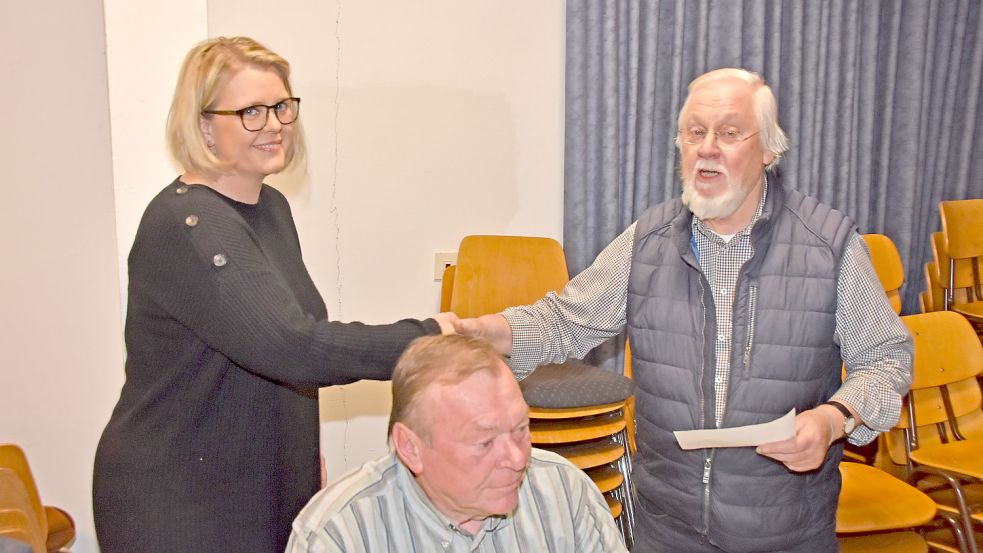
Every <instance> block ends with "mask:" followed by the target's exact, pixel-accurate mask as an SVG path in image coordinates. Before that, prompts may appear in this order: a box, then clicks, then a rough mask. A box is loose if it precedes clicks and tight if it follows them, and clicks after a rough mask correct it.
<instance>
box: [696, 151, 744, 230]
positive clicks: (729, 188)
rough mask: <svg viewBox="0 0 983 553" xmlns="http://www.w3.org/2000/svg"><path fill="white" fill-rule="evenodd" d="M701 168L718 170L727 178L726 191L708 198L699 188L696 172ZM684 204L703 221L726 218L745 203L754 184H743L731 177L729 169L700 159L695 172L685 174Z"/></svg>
mask: <svg viewBox="0 0 983 553" xmlns="http://www.w3.org/2000/svg"><path fill="white" fill-rule="evenodd" d="M701 170H707V171H717V172H719V173H720V174H721V175H723V176H724V178H725V179H726V187H725V188H724V191H723V192H721V193H720V194H717V195H716V196H714V197H712V198H707V197H705V196H703V195H701V194H700V192H699V191H698V190H697V187H698V185H697V184H696V174H697V173H698V172H699V171H701ZM682 180H683V196H682V200H683V205H685V206H686V207H688V208H689V210H690V211H692V212H693V215H695V216H696V217H697V218H699V219H701V220H703V221H709V220H713V219H724V218H727V217H730V216H731V215H733V214H734V212H735V211H737V208H738V207H740V206H741V204H742V203H744V200H745V199H746V198H747V196H748V194H750V192H751V189H752V188H753V186H747V187H745V186H742V185H741V183H739V182H735V181H734V180H732V179H731V177H730V174H729V173H728V172H727V169H726V168H724V167H723V166H722V165H719V164H717V163H715V162H712V161H708V160H704V159H698V160H697V161H696V166H695V167H694V168H693V172H692V173H690V174H689V175H683V179H682Z"/></svg>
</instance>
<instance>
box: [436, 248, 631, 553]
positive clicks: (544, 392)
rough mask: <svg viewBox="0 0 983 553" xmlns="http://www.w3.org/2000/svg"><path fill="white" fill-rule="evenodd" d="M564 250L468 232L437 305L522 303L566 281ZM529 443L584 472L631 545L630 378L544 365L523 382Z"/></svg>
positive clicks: (471, 312)
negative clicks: (606, 502) (526, 405)
mask: <svg viewBox="0 0 983 553" xmlns="http://www.w3.org/2000/svg"><path fill="white" fill-rule="evenodd" d="M568 278H569V277H568V274H567V265H566V260H565V257H564V255H563V248H562V247H561V246H560V244H559V243H558V242H557V241H556V240H553V239H550V238H538V237H523V236H467V237H465V238H464V239H463V240H462V241H461V245H460V248H459V249H458V254H457V265H455V266H451V267H448V268H447V270H445V272H444V282H443V283H442V288H441V308H442V309H444V310H450V311H453V312H455V313H457V315H458V316H460V317H477V316H480V315H485V314H490V313H497V312H499V311H501V310H502V309H504V308H506V307H510V306H517V305H526V304H530V303H533V302H535V301H536V300H538V299H540V298H542V297H543V296H545V295H546V293H547V292H559V291H560V290H562V289H563V287H564V285H565V284H566V283H567V280H568ZM519 385H520V388H521V389H522V393H523V396H524V397H525V400H526V403H528V404H529V406H530V414H529V417H530V433H531V435H532V442H533V445H535V446H536V447H540V448H543V449H550V450H552V451H555V452H557V453H559V454H560V455H562V456H564V457H566V458H567V459H569V460H570V461H571V462H572V463H573V464H574V465H576V466H578V467H579V468H581V469H582V470H584V471H585V472H586V473H587V474H588V475H589V476H590V477H591V479H592V480H593V481H594V483H595V484H596V485H597V486H598V488H599V489H600V490H601V492H602V493H603V494H604V496H605V498H606V499H607V501H608V506H609V507H610V509H611V514H612V516H614V517H615V519H616V522H617V523H618V526H619V528H620V529H621V531H622V534H623V536H624V538H625V542H626V544H627V545H628V546H629V547H631V544H632V539H631V529H632V526H633V522H634V509H633V505H632V498H631V492H630V490H631V484H630V482H631V457H630V455H629V454H628V448H629V437H628V420H627V419H628V417H627V416H626V407H627V405H628V402H629V400H630V398H631V380H630V379H629V378H627V377H625V376H623V375H620V374H615V373H612V372H609V371H605V370H603V369H600V368H598V367H593V366H590V365H587V364H585V363H583V362H581V361H578V360H568V361H567V362H565V363H563V364H551V365H543V366H541V367H538V368H536V370H535V371H533V373H532V374H531V375H530V376H528V377H527V378H525V379H524V380H522V381H521V382H520V383H519Z"/></svg>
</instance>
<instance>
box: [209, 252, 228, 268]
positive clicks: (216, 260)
mask: <svg viewBox="0 0 983 553" xmlns="http://www.w3.org/2000/svg"><path fill="white" fill-rule="evenodd" d="M228 262H229V260H228V259H226V258H225V256H224V255H222V254H220V253H217V254H215V257H213V258H212V263H213V264H214V265H215V266H216V267H224V266H225V264H226V263H228Z"/></svg>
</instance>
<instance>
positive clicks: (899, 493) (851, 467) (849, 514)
mask: <svg viewBox="0 0 983 553" xmlns="http://www.w3.org/2000/svg"><path fill="white" fill-rule="evenodd" d="M840 475H842V477H843V487H842V489H841V490H840V498H839V505H838V507H837V509H836V532H837V533H856V532H877V531H883V530H896V529H901V528H914V527H916V526H921V525H922V524H925V523H927V522H929V521H931V520H932V519H933V518H934V517H935V502H934V501H932V498H930V497H929V496H927V495H925V494H924V493H922V492H920V491H918V490H917V489H915V488H914V487H912V486H911V485H909V484H907V483H905V482H903V481H901V480H899V479H897V478H895V477H893V476H891V475H890V474H887V473H886V472H884V471H882V470H880V469H876V468H874V467H871V466H868V465H862V464H859V463H840Z"/></svg>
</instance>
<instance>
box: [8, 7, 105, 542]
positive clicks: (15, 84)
mask: <svg viewBox="0 0 983 553" xmlns="http://www.w3.org/2000/svg"><path fill="white" fill-rule="evenodd" d="M5 8H6V9H4V16H3V17H2V18H0V42H2V51H3V55H0V75H3V80H4V86H2V87H0V105H2V106H3V117H2V120H3V132H0V159H2V160H3V167H4V175H3V179H4V183H3V185H2V187H3V188H2V189H3V192H4V194H3V201H2V202H0V251H2V252H3V269H2V270H0V324H2V331H0V352H2V355H3V366H2V368H0V442H15V443H19V444H21V445H22V446H23V447H24V448H25V450H26V451H27V453H28V458H29V461H30V463H31V467H32V469H33V471H34V475H35V478H36V480H37V481H38V483H39V487H40V492H41V497H42V499H43V500H44V501H45V502H46V503H48V504H52V505H58V506H61V507H64V508H65V509H67V510H68V511H69V512H71V514H72V515H73V516H74V517H75V520H76V522H77V523H78V526H79V537H78V540H77V545H76V548H75V550H76V551H80V552H86V551H94V550H95V538H94V536H93V529H92V509H91V506H90V504H91V499H90V498H91V489H92V459H93V455H94V453H95V445H96V441H97V440H98V438H99V434H100V433H101V431H102V427H103V426H104V425H105V424H106V421H107V420H108V419H109V413H110V411H111V410H112V407H113V404H114V403H115V400H116V398H117V396H118V394H119V387H120V384H121V383H122V376H123V375H122V363H123V343H122V331H121V326H120V316H119V315H120V304H119V280H118V278H117V256H116V236H115V220H114V219H115V217H114V200H113V173H112V160H111V152H110V141H109V137H110V133H109V100H108V97H107V84H106V61H105V53H104V49H105V42H104V28H103V13H102V3H101V1H100V0H75V1H73V2H59V3H57V5H55V4H53V3H50V2H34V3H32V2H18V3H10V4H5Z"/></svg>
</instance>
